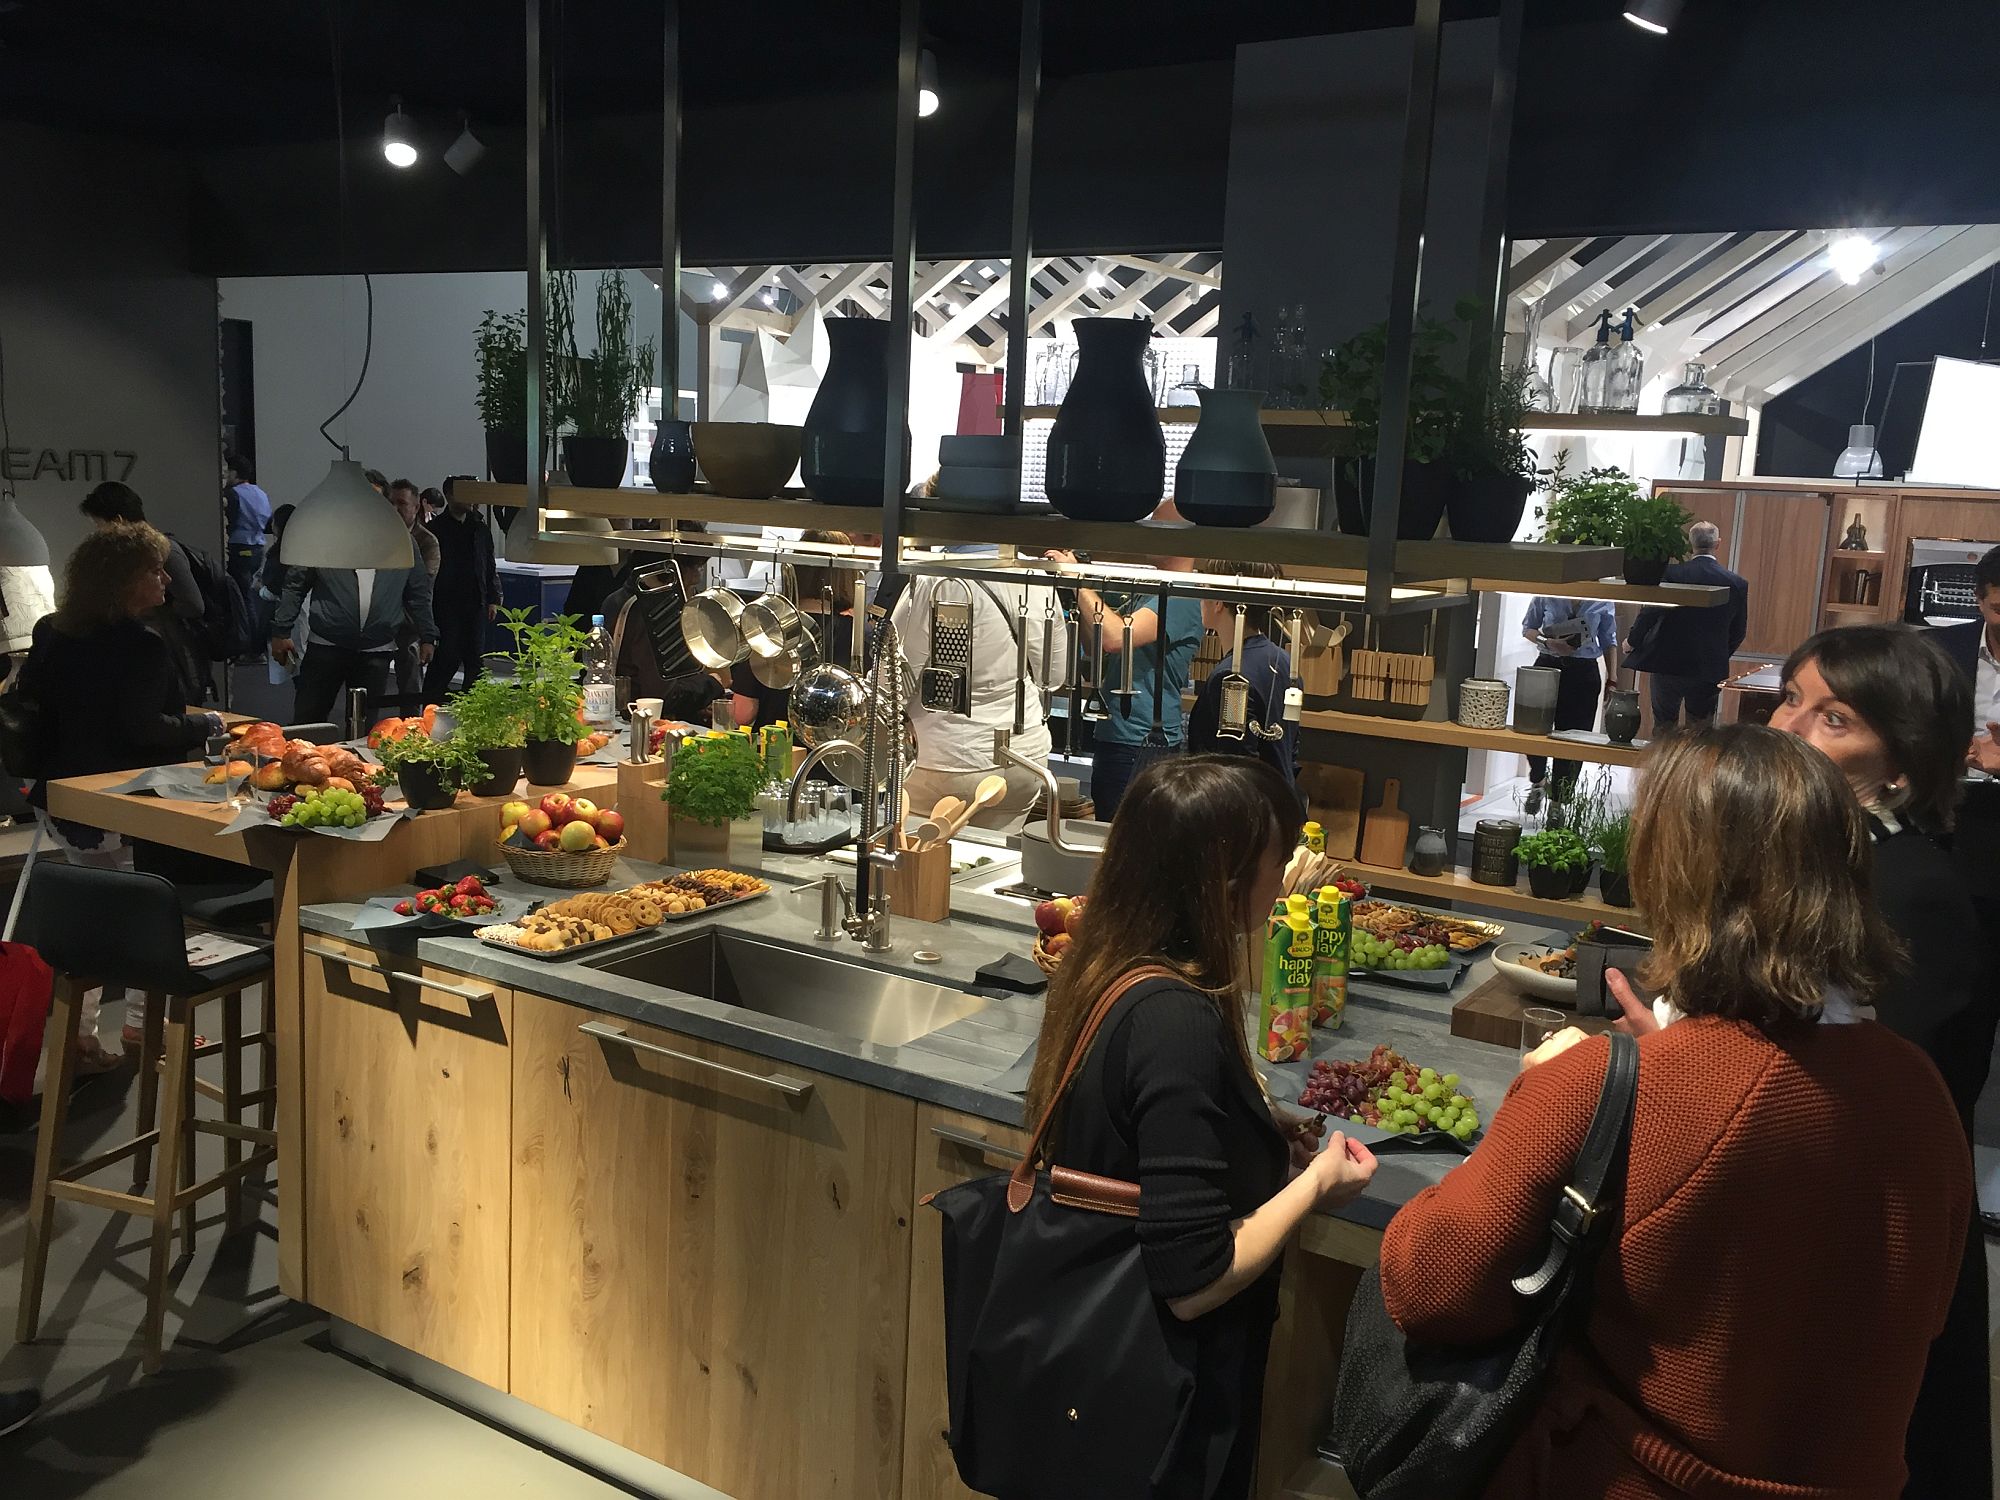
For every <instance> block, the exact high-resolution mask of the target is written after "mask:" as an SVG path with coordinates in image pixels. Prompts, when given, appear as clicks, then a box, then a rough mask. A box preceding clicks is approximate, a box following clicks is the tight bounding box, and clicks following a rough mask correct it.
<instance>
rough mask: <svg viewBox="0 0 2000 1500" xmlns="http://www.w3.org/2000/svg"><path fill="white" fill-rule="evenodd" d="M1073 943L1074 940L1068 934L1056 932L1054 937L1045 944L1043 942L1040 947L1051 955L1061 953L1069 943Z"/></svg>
mask: <svg viewBox="0 0 2000 1500" xmlns="http://www.w3.org/2000/svg"><path fill="white" fill-rule="evenodd" d="M1075 941H1076V939H1075V938H1073V937H1071V936H1070V935H1069V934H1068V933H1066V932H1058V933H1057V934H1056V935H1055V936H1054V937H1051V938H1049V939H1048V940H1047V941H1046V942H1044V943H1043V944H1042V946H1043V947H1044V948H1046V949H1047V950H1048V951H1049V952H1050V953H1052V954H1053V953H1061V952H1063V951H1064V950H1065V949H1067V948H1068V947H1069V945H1070V944H1071V943H1073V942H1075Z"/></svg>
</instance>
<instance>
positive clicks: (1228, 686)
mask: <svg viewBox="0 0 2000 1500" xmlns="http://www.w3.org/2000/svg"><path fill="white" fill-rule="evenodd" d="M1244 614H1245V610H1244V607H1243V606H1242V605H1240V604H1239V605H1237V606H1236V644H1235V645H1234V646H1233V647H1231V648H1230V652H1229V671H1228V673H1227V675H1225V676H1224V677H1223V679H1222V704H1221V708H1220V710H1219V712H1218V713H1217V715H1216V725H1215V735H1216V738H1217V739H1224V740H1240V739H1242V738H1243V731H1244V730H1245V729H1247V728H1248V727H1249V725H1250V679H1249V678H1247V677H1245V676H1244V675H1243V616H1244Z"/></svg>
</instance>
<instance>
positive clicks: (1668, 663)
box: [1625, 521, 1750, 734]
mask: <svg viewBox="0 0 2000 1500" xmlns="http://www.w3.org/2000/svg"><path fill="white" fill-rule="evenodd" d="M1721 542H1722V532H1721V531H1720V530H1719V529H1718V528H1717V527H1716V526H1715V525H1713V524H1712V523H1711V522H1708V521H1697V522H1695V523H1694V525H1692V526H1690V527H1689V528H1688V545H1689V546H1691V547H1693V548H1694V556H1693V557H1690V558H1689V559H1688V560H1687V561H1686V562H1677V563H1674V564H1673V565H1672V566H1670V567H1669V568H1668V569H1667V575H1666V581H1667V582H1668V583H1698V584H1706V585H1708V586H1710V587H1714V588H1726V589H1728V590H1729V602H1728V603H1727V604H1724V605H1718V606H1716V607H1714V608H1710V609H1695V608H1691V607H1675V608H1666V607H1662V606H1660V605H1648V606H1647V607H1646V608H1644V609H1642V610H1640V611H1639V618H1638V619H1637V620H1635V621H1633V622H1632V631H1631V634H1630V636H1629V637H1628V638H1627V640H1626V642H1625V647H1626V650H1625V665H1626V666H1628V667H1630V668H1631V669H1632V670H1633V671H1635V672H1645V673H1648V674H1650V678H1651V680H1650V682H1649V683H1648V686H1649V687H1650V688H1651V689H1652V695H1653V732H1654V733H1655V734H1661V733H1665V732H1666V731H1667V730H1669V729H1671V728H1673V727H1674V726H1675V725H1677V724H1680V723H1683V722H1685V723H1686V724H1687V725H1688V726H1689V727H1690V728H1693V729H1706V728H1707V727H1708V726H1709V725H1710V724H1713V723H1714V722H1715V708H1716V704H1717V703H1718V702H1719V701H1720V700H1721V697H1722V684H1723V681H1724V679H1726V678H1727V677H1728V676H1729V659H1730V658H1731V657H1732V656H1734V655H1735V654H1736V651H1737V648H1738V647H1739V646H1741V645H1742V644H1743V637H1744V636H1745V635H1746V634H1747V633H1748V632H1749V629H1750V585H1749V583H1748V582H1747V581H1746V580H1745V579H1744V578H1743V577H1742V576H1741V575H1740V574H1737V573H1732V572H1730V571H1729V569H1727V568H1725V567H1723V565H1722V564H1721V563H1719V562H1717V561H1716V560H1715V549H1716V548H1717V547H1718V546H1719V545H1720V544H1721Z"/></svg>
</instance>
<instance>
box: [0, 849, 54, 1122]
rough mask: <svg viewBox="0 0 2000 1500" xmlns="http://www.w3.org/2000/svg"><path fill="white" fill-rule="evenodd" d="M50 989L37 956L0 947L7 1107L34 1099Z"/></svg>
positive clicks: (1, 1074)
mask: <svg viewBox="0 0 2000 1500" xmlns="http://www.w3.org/2000/svg"><path fill="white" fill-rule="evenodd" d="M21 878H22V879H24V880H25V879H27V874H26V872H25V871H24V872H23V873H22V877H21ZM54 985H55V976H54V975H53V974H52V973H51V972H50V971H49V966H48V965H47V964H45V963H43V962H42V955H41V954H39V953H37V952H36V951H35V950H34V949H33V948H30V947H29V946H28V945H27V944H26V943H0V1099H4V1100H6V1101H7V1103H9V1104H25V1103H27V1101H28V1100H29V1099H30V1098H31V1097H32V1096H33V1095H34V1092H35V1064H36V1063H37V1062H39V1061H40V1060H41V1056H42V1032H43V1030H44V1028H46V1027H47V1025H48V1023H49V997H50V995H51V993H52V992H53V989H54Z"/></svg>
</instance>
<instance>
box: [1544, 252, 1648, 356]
mask: <svg viewBox="0 0 2000 1500" xmlns="http://www.w3.org/2000/svg"><path fill="white" fill-rule="evenodd" d="M1666 242H1667V237H1666V236H1665V235H1663V234H1628V235H1626V236H1625V238H1623V239H1621V240H1619V241H1617V242H1616V243H1615V244H1613V245H1612V247H1611V248H1610V249H1609V250H1606V251H1605V252H1604V253H1603V254H1602V255H1598V256H1596V257H1594V258H1592V259H1591V260H1590V261H1588V262H1586V263H1585V264H1584V265H1582V266H1580V267H1578V268H1577V270H1576V271H1575V272H1573V273H1572V274H1571V275H1569V276H1568V277H1566V278H1564V279H1563V280H1562V281H1559V282H1557V283H1556V284H1555V285H1554V286H1552V287H1550V288H1549V293H1548V295H1547V296H1546V297H1544V298H1543V299H1542V302H1543V305H1544V306H1546V307H1547V308H1548V309H1549V310H1550V311H1551V312H1553V313H1555V314H1556V316H1557V317H1560V318H1570V319H1573V318H1575V317H1576V316H1577V315H1578V314H1579V313H1581V312H1583V310H1584V309H1585V308H1586V307H1588V306H1591V305H1593V304H1595V303H1597V302H1598V301H1601V300H1602V299H1601V298H1600V297H1591V298H1589V299H1588V300H1585V299H1584V294H1585V293H1586V292H1588V291H1590V290H1591V289H1592V288H1593V287H1595V286H1596V285H1597V284H1598V283H1599V282H1609V281H1613V280H1615V279H1616V278H1617V276H1618V273H1619V272H1620V271H1623V270H1625V269H1626V268H1627V267H1628V266H1630V265H1631V264H1632V263H1633V262H1634V261H1636V260H1638V259H1639V258H1640V257H1641V256H1643V255H1649V254H1651V253H1652V252H1653V251H1655V250H1657V249H1659V248H1660V246H1662V245H1664V244H1665V243H1666ZM1565 341H1567V339H1566V340H1565Z"/></svg>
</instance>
